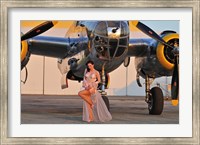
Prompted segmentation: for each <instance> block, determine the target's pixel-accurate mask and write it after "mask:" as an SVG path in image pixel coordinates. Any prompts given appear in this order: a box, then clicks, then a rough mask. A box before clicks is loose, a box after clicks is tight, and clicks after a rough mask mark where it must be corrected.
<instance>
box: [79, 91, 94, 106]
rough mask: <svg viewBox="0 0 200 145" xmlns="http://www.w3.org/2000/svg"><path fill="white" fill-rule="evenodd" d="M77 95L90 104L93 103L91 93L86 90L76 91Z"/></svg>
mask: <svg viewBox="0 0 200 145" xmlns="http://www.w3.org/2000/svg"><path fill="white" fill-rule="evenodd" d="M78 95H79V96H80V97H81V98H82V99H83V100H85V101H86V102H87V103H88V104H89V105H90V106H92V105H93V103H92V99H91V94H90V92H89V91H88V90H82V91H80V92H79V93H78Z"/></svg>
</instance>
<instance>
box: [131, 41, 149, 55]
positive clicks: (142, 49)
mask: <svg viewBox="0 0 200 145" xmlns="http://www.w3.org/2000/svg"><path fill="white" fill-rule="evenodd" d="M151 44H152V39H135V38H131V39H129V46H128V56H138V57H139V56H145V55H147V53H148V52H149V50H150V47H151Z"/></svg>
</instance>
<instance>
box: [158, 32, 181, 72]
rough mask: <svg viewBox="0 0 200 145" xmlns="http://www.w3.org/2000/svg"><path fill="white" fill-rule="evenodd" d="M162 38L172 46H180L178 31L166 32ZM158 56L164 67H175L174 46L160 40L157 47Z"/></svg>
mask: <svg viewBox="0 0 200 145" xmlns="http://www.w3.org/2000/svg"><path fill="white" fill-rule="evenodd" d="M162 39H163V40H164V41H165V42H167V43H168V44H169V45H171V46H175V47H178V46H179V34H177V33H166V34H165V35H163V36H162ZM156 56H157V58H158V60H159V62H160V64H161V65H162V66H163V67H164V68H166V69H168V70H172V69H173V68H174V53H173V52H172V48H170V47H168V46H165V45H163V44H162V43H160V42H159V43H158V45H157V48H156Z"/></svg>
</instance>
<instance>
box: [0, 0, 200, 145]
mask: <svg viewBox="0 0 200 145" xmlns="http://www.w3.org/2000/svg"><path fill="white" fill-rule="evenodd" d="M199 4H200V2H199V0H196V1H177V2H171V1H152V2H151V1H145V2H144V1H134V0H130V1H56V2H52V1H35V2H30V1H17V0H14V1H12V2H11V1H4V0H1V50H0V51H1V65H0V68H1V76H0V77H1V98H0V99H1V101H0V102H1V144H115V145H117V144H163V142H165V143H166V144H199V143H200V142H199V140H200V139H199V136H200V135H199V55H200V54H199V49H198V48H199V46H200V45H199V42H200V40H199V33H200V32H199V17H200V5H199ZM39 20H40V21H42V22H43V21H45V23H42V24H41V25H38V21H39ZM124 20H126V21H125V23H124ZM58 21H62V23H65V24H68V23H70V24H71V23H72V24H71V25H72V26H74V27H78V28H79V29H78V30H76V31H75V28H74V27H70V28H69V30H68V32H67V33H66V34H63V35H65V36H66V39H63V38H58V37H57V36H56V37H45V36H44V37H42V36H41V37H40V36H38V37H37V35H39V34H41V33H42V32H41V31H47V29H49V27H53V26H54V24H55V23H56V24H57V22H58ZM74 21H75V22H76V23H74ZM95 21H101V22H102V23H100V22H99V23H97V24H96V23H95V29H93V23H94V22H95ZM27 23H28V26H27V25H26V24H27ZM33 23H35V24H33ZM36 23H37V24H36ZM151 23H153V25H156V24H157V25H158V24H161V23H163V27H166V29H167V26H169V25H170V24H173V29H175V30H174V31H172V30H171V31H163V29H161V30H156V31H157V32H159V33H160V34H159V35H158V34H156V33H155V32H154V31H153V30H152V29H153V27H151V28H150V26H148V24H149V25H150V24H151ZM51 25H52V26H51ZM114 25H115V26H114ZM130 25H134V26H135V27H137V29H138V30H140V31H142V32H143V33H145V34H146V35H148V36H149V37H150V38H146V39H139V40H142V41H143V42H141V41H140V42H139V40H136V39H134V40H132V39H131V37H129V36H130V35H132V34H130V35H129V33H128V34H127V35H126V32H127V31H125V30H126V28H127V29H129V28H130V27H126V26H130ZM157 25H156V27H159V26H160V25H158V26H157ZM35 26H37V27H35ZM98 26H99V27H100V28H102V27H104V26H106V29H105V30H106V32H107V33H108V34H107V33H106V37H103V35H102V34H103V31H104V29H101V31H100V30H98V29H97V28H98ZM174 26H176V28H174ZM26 27H29V28H30V27H32V28H33V27H35V30H33V31H34V32H33V31H32V30H31V32H30V31H29V32H30V34H28V33H29V32H27V30H28V29H27V28H26ZM46 27H48V28H46ZM83 28H86V29H84V30H83ZM90 28H91V31H90ZM25 29H27V30H25ZM44 29H45V30H44ZM61 29H62V28H60V27H59V28H58V27H57V30H56V32H55V33H57V34H56V35H58V36H60V35H61V34H62V33H63V32H62V31H63V30H61ZM80 29H81V31H80ZM29 30H30V29H29ZM128 31H129V30H128ZM175 31H176V32H175ZM21 32H22V33H23V34H21ZM79 32H85V33H86V34H85V35H84V34H83V33H79ZM90 32H91V33H90ZM122 32H123V33H124V34H123V38H122V34H120V33H122ZM35 33H37V34H35ZM100 33H101V35H100ZM169 33H170V38H171V37H173V39H175V41H173V42H171V40H168V39H169V37H167V36H166V37H165V35H168V34H169ZM24 34H25V35H24ZM68 34H69V35H68ZM178 34H179V35H180V37H179V35H178ZM30 35H31V36H30ZM73 35H78V37H80V36H82V35H84V36H87V37H81V46H85V47H84V48H87V49H88V51H85V52H84V55H85V54H86V53H88V54H89V55H88V56H90V58H94V57H91V55H92V54H95V55H94V56H95V59H93V60H97V58H101V59H105V58H109V60H112V59H114V57H117V58H120V56H123V54H125V53H124V52H125V51H126V49H123V46H124V45H126V48H127V47H128V48H131V45H133V46H132V48H134V49H137V47H138V48H143V49H145V50H146V51H147V52H148V53H145V54H146V55H148V56H149V55H151V54H155V51H156V54H158V53H160V56H163V57H165V56H167V61H172V62H173V63H174V64H175V65H173V67H174V70H176V72H173V73H172V71H170V73H169V75H170V76H172V84H173V85H174V88H173V87H172V90H171V92H172V95H174V94H173V91H174V90H173V89H179V100H180V101H179V102H180V103H179V106H178V107H177V108H176V109H174V110H173V111H174V112H172V114H173V115H175V116H176V117H175V121H172V117H171V116H169V118H167V117H166V116H165V114H164V115H163V116H160V118H161V117H162V118H166V120H167V121H169V123H166V122H164V123H163V122H159V117H158V118H157V120H154V121H152V120H151V121H149V120H148V119H147V118H141V121H138V122H137V121H135V122H134V116H132V117H133V118H131V116H129V115H124V114H123V115H124V117H127V118H129V119H130V118H131V119H133V120H132V121H129V122H125V123H123V122H122V121H121V122H120V121H119V122H117V120H115V119H116V118H117V117H116V118H115V117H114V118H113V120H114V121H113V122H112V121H111V122H110V123H97V124H95V123H91V124H87V123H82V122H81V117H80V116H78V117H77V116H75V118H76V119H75V120H76V121H77V120H78V121H77V122H79V123H77V122H76V123H74V122H72V123H69V122H66V121H64V122H61V123H59V122H53V120H54V117H56V116H51V115H52V114H50V115H49V116H48V117H44V116H45V115H46V114H43V115H44V116H42V115H41V116H38V115H37V114H33V108H30V106H34V105H35V106H37V105H38V104H40V105H41V106H44V105H45V104H43V103H48V102H50V101H52V100H53V99H52V100H50V99H49V98H50V97H49V98H48V99H49V100H48V99H47V98H42V97H41V98H42V99H41V98H40V96H37V94H43V96H44V97H47V94H55V92H59V90H56V89H55V88H54V87H52V85H51V84H54V83H52V82H53V79H54V78H52V77H51V76H49V77H48V75H49V74H51V73H55V72H54V71H53V70H52V69H51V68H49V69H46V68H48V63H44V65H41V63H40V62H49V63H50V64H51V63H52V62H51V60H48V58H46V57H43V58H41V59H40V62H38V63H37V64H34V66H36V67H35V68H33V70H34V69H35V70H37V71H35V72H34V74H35V75H33V76H31V75H30V76H28V77H29V78H32V79H33V80H35V78H36V79H37V81H36V82H41V83H38V84H36V85H35V84H34V83H33V84H32V85H30V86H31V87H32V90H34V87H35V88H36V91H35V90H34V91H35V92H34V91H33V94H32V96H36V97H35V98H34V99H35V100H34V99H33V100H34V101H35V102H34V103H35V104H31V103H30V102H26V101H27V100H26V97H23V96H26V94H31V91H32V90H31V89H29V88H31V87H30V86H29V88H28V89H27V88H25V87H24V86H22V85H20V84H21V82H20V80H21V79H22V78H25V80H26V77H27V74H26V73H27V72H26V73H24V72H22V71H21V69H20V68H21V67H23V68H24V67H26V65H27V63H30V62H33V61H32V60H29V57H28V58H27V60H28V61H27V62H24V60H26V57H27V52H29V51H30V53H32V54H39V55H40V54H42V55H45V56H50V57H51V56H53V57H54V56H56V57H57V56H59V57H61V58H65V57H70V58H71V55H72V54H73V56H75V55H77V54H76V52H81V51H82V50H81V51H79V50H78V49H79V48H78V46H79V44H80V39H76V38H75V37H74V36H73ZM118 35H119V36H120V37H119V36H118ZM35 36H36V37H35ZM125 36H127V38H126V37H125ZM20 37H21V38H20ZM23 37H24V38H23ZM25 37H26V38H25ZM32 37H34V38H35V39H32ZM138 37H139V36H137V38H138ZM29 38H31V40H30V41H26V42H27V43H26V42H25V41H24V40H26V39H29ZM20 39H21V40H22V39H23V40H22V42H21V43H20ZM125 39H126V41H122V40H125ZM150 39H151V40H152V41H150ZM177 39H178V40H177ZM179 39H180V57H179ZM112 40H113V41H112ZM114 40H117V43H116V45H117V46H116V48H114V47H112V46H113V45H115V44H114ZM72 41H73V43H71V42H72ZM103 41H105V44H103ZM136 41H137V42H136ZM165 41H170V44H169V43H167V42H165ZM85 42H86V43H85ZM30 43H32V46H31V48H28V49H27V51H26V46H29V45H30ZM58 43H59V44H58ZM68 43H69V44H70V45H68ZM76 43H77V44H76ZM141 43H142V46H141ZM154 43H155V44H154ZM20 45H21V46H20ZM40 45H42V46H43V48H45V49H46V50H41V49H40V50H39V48H40ZM52 45H54V46H55V47H56V48H57V49H56V51H55V50H54V48H53V47H51V46H52ZM139 45H140V46H139ZM164 45H165V46H167V47H168V49H167V48H165V47H162V46H164ZM66 46H67V49H68V48H69V51H68V52H67V53H65V54H63V50H64V49H66ZM146 46H147V47H146ZM20 47H21V52H20ZM33 47H34V49H33ZM107 47H109V48H110V47H112V48H110V49H106V48H107ZM119 47H120V50H124V51H123V52H121V51H118V49H119ZM154 47H155V49H153V48H154ZM92 48H95V52H93V51H92ZM158 48H159V50H163V51H165V53H164V54H163V53H162V52H161V51H158V50H157V49H158ZM169 48H170V49H173V51H172V52H173V54H175V55H174V56H175V57H173V60H170V59H171V53H170V55H168V54H169V53H168V52H167V51H168V50H169ZM189 48H190V49H189ZM58 49H60V52H59V51H58ZM81 49H83V47H81ZM50 50H51V51H52V52H53V53H49V51H50ZM105 50H108V51H105ZM150 50H151V51H150ZM24 51H26V52H24ZM137 53H138V51H137ZM24 54H25V55H24ZM78 54H79V53H78ZM127 54H129V56H131V55H133V56H135V55H136V51H133V50H127ZM162 54H163V55H162ZM143 55H144V54H143ZM127 56H128V55H127ZM160 56H159V58H158V59H160V60H159V62H161V64H162V63H163V65H167V67H171V66H170V65H168V63H167V64H166V61H165V62H164V61H163V60H164V58H163V57H162V58H161V57H160ZM20 57H21V58H20ZM140 57H141V56H140ZM157 57H158V56H156V58H155V55H152V57H148V58H149V59H148V60H149V61H150V59H152V60H155V59H157ZM77 58H78V59H76V57H73V59H68V60H67V61H66V62H65V63H67V64H68V65H70V69H71V70H72V67H73V64H74V62H77V61H79V59H81V57H79V56H78V57H77ZM179 58H180V59H179ZM20 59H21V60H23V61H21V60H20ZM33 59H34V58H33ZM124 59H125V57H124V58H123V61H122V60H120V62H124V65H125V66H126V65H127V66H128V65H129V61H130V57H127V58H126V60H127V62H126V61H125V60H124ZM83 60H85V58H83V59H82V60H81V61H83ZM62 61H65V60H64V59H59V60H58V68H61V67H62V66H61V64H62ZM20 62H21V63H20ZM35 62H36V61H35ZM113 62H114V61H113ZM139 62H141V61H139ZM85 63H86V61H85V62H84V64H85ZM90 63H91V62H89V64H90ZM98 63H99V64H100V60H99V59H98ZM109 63H110V64H111V61H109ZM152 63H157V61H152ZM152 63H146V64H147V66H148V65H151V64H152ZM179 63H180V67H179ZM116 64H117V63H116V62H115V63H113V65H116ZM121 64H122V63H120V64H119V65H121ZM176 64H178V65H176ZM91 65H92V63H91ZM91 65H90V66H91ZM95 65H96V64H95ZM90 66H89V65H88V63H87V67H90ZM137 66H139V65H137ZM158 66H159V65H158ZM84 67H85V66H84ZM106 67H107V68H108V66H106V65H105V69H104V65H102V68H103V69H102V70H101V72H100V76H103V77H102V79H101V81H102V82H103V83H102V86H101V91H102V92H103V91H104V88H105V87H106V86H104V85H107V84H109V78H110V77H109V76H108V75H107V74H106V75H105V74H104V73H105V72H106V73H107V72H108V70H109V69H106ZM117 67H118V66H117ZM40 68H44V69H43V71H42V69H40ZM64 68H65V66H64ZM96 68H98V65H97V66H96ZM159 68H161V67H160V66H159ZM175 68H176V69H175ZM151 69H152V68H151ZM62 70H63V69H60V71H61V73H62ZM83 70H85V68H84V69H80V71H83ZM122 70H123V69H122ZM139 70H140V71H141V73H142V74H143V76H144V78H145V77H146V78H145V82H144V84H145V85H146V88H145V89H143V93H146V94H144V95H143V96H145V95H146V102H147V103H148V111H149V114H153V115H155V114H156V115H157V114H161V113H160V109H159V108H157V109H152V108H154V107H155V106H154V103H155V102H156V101H155V100H154V101H152V102H153V103H152V102H151V101H149V99H152V98H151V97H152V96H153V94H154V93H155V92H157V91H159V90H158V87H155V89H152V90H151V91H150V90H149V88H148V84H149V83H150V82H149V81H148V80H149V78H148V77H150V76H152V78H154V77H155V76H156V75H158V74H159V75H162V73H163V74H165V75H166V74H167V72H166V71H165V72H161V71H160V72H159V73H158V74H156V73H151V75H146V74H147V72H148V67H146V70H144V69H143V70H141V69H138V70H137V73H139ZM155 70H157V69H156V68H155ZM179 70H180V72H179ZM45 71H46V72H47V73H46V74H45ZM51 71H52V72H51ZM72 72H73V71H72ZM74 72H75V71H74ZM83 72H84V71H83ZM149 72H151V71H149ZM23 74H25V75H23ZM64 74H65V76H64V81H63V80H62V79H61V83H63V82H64V83H63V84H64V85H63V84H62V86H61V87H67V86H68V82H67V79H74V80H78V81H82V80H84V77H83V78H79V77H78V72H77V74H76V75H75V73H69V72H68V73H67V75H66V73H64ZM82 74H83V73H82ZM97 74H98V73H97ZM113 74H114V73H113ZM119 74H122V75H124V76H125V78H126V79H127V78H128V75H129V74H131V73H129V72H128V71H127V73H125V72H123V71H118V72H117V73H116V74H114V75H113V76H114V77H113V78H114V79H113V80H114V82H115V84H117V83H119V82H118V81H116V79H117V78H118V77H119ZM172 74H175V75H176V74H178V76H180V79H179V77H178V79H179V80H178V81H175V79H177V78H176V77H174V75H172ZM95 75H96V74H95ZM97 76H98V75H97ZM135 76H136V75H135ZM176 76H177V75H176ZM34 77H35V78H34ZM104 79H105V80H104ZM47 80H48V81H47ZM96 80H97V82H98V78H97V79H96ZM96 80H95V81H96ZM127 80H129V79H127ZM46 81H47V83H44V82H46ZM59 81H60V80H59ZM129 82H130V80H129ZM129 82H128V81H126V82H124V86H125V87H124V88H125V89H121V88H123V83H122V82H121V84H120V83H119V86H120V85H122V87H121V88H120V87H118V86H117V85H116V88H117V89H115V88H114V89H110V91H109V92H108V93H109V94H114V95H121V96H123V95H125V96H128V95H129V94H131V93H133V92H131V91H130V90H128V89H127V86H128V85H127V84H128V83H129ZM135 82H137V84H138V85H140V80H139V77H138V78H137V79H136V81H135ZM166 82H167V81H166ZM166 82H165V83H166ZM170 83H171V78H170ZM113 84H114V83H113ZM33 85H35V86H33ZM84 85H85V84H84ZM156 85H157V86H159V85H160V84H158V83H157V84H156ZM177 86H178V87H177ZM77 87H79V88H81V84H80V86H78V85H77V84H75V85H74V88H77ZM93 87H94V86H93ZM96 87H97V86H96ZM38 88H43V89H38ZM44 88H45V89H44ZM86 88H87V87H86ZM89 88H91V86H90V87H89ZM118 88H120V89H121V90H120V91H119V90H118ZM37 89H38V90H37ZM81 89H82V88H81ZM145 90H146V92H145ZM70 91H71V92H64V93H63V94H61V95H66V94H67V93H69V94H70V95H71V94H73V93H74V92H75V95H76V92H77V91H74V90H73V89H71V90H70ZM73 91H74V92H73ZM90 91H91V90H90ZM136 92H137V91H135V90H134V93H136ZM174 92H175V93H176V92H178V91H176V90H175V91H174ZM22 94H23V95H22ZM102 94H103V93H102ZM45 95H46V96H45ZM79 95H80V94H79ZM165 95H166V94H165ZM174 96H176V97H177V96H178V94H177V93H176V95H174ZM51 97H52V98H53V95H52V96H51ZM172 97H173V96H172ZM37 98H39V100H37ZM57 98H58V97H57ZM58 99H59V98H58ZM117 99H118V98H117ZM117 99H116V100H117ZM63 100H64V99H63V98H60V100H59V101H58V104H59V105H61V104H62V103H63ZM174 100H175V101H174ZM104 101H105V100H104ZM176 101H177V98H176V99H173V98H172V103H173V105H177V104H176ZM26 103H27V104H26ZM126 103H127V102H126ZM24 104H25V105H24ZM55 104H56V103H55V102H54V103H53V104H48V105H49V106H50V107H57V108H59V107H60V108H59V111H63V110H62V108H61V106H59V105H58V104H56V105H57V106H56V105H55ZM112 105H113V106H114V105H116V104H114V103H113V104H111V110H112ZM126 105H127V104H125V106H126ZM151 105H152V106H151ZM106 107H108V106H106ZM91 108H92V105H91ZM136 108H137V107H136ZM136 108H135V107H134V109H136ZM40 109H41V110H40ZM43 109H46V108H45V107H43V108H38V112H43V111H45V110H43ZM54 109H55V108H51V111H52V112H55V113H58V112H56V111H57V110H54ZM64 109H69V108H67V107H64ZM130 109H132V108H131V107H130ZM113 110H114V109H113ZM28 111H29V112H28ZM69 111H70V110H69ZM73 111H74V110H73ZM79 111H80V110H79ZM24 112H25V113H24ZM27 112H28V113H27ZM157 112H158V113H157ZM161 112H162V107H161ZM31 113H32V116H31V117H30V116H28V115H30V114H31ZM65 113H66V112H64V114H65ZM76 113H77V112H76ZM58 114H59V113H58ZM111 114H112V113H111ZM136 114H137V112H136V113H135V115H136ZM65 115H66V114H65ZM123 115H122V116H120V117H118V118H120V119H119V120H123V119H121V118H123ZM137 115H138V114H137ZM145 115H147V114H145ZM145 115H144V116H145ZM27 116H28V117H27ZM113 116H114V115H113ZM139 116H141V114H139ZM57 117H58V118H59V117H60V116H57ZM38 118H39V119H38ZM64 118H65V119H66V117H64ZM69 118H72V117H69ZM40 119H41V120H40ZM131 119H130V120H131ZM135 119H137V118H136V117H135ZM150 119H151V118H150ZM38 120H39V121H38ZM144 120H145V121H146V120H147V121H146V122H145V121H144ZM42 121H43V122H42ZM142 121H144V123H141V122H142ZM148 121H149V122H148ZM80 122H81V123H80Z"/></svg>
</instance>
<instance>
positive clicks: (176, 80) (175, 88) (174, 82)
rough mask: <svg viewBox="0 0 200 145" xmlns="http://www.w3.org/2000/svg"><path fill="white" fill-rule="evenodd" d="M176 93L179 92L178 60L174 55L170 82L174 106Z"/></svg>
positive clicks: (176, 97) (176, 101)
mask: <svg viewBox="0 0 200 145" xmlns="http://www.w3.org/2000/svg"><path fill="white" fill-rule="evenodd" d="M178 94H179V62H178V56H176V58H175V65H174V71H173V75H172V83H171V96H172V105H174V106H176V105H177V104H178Z"/></svg>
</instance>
